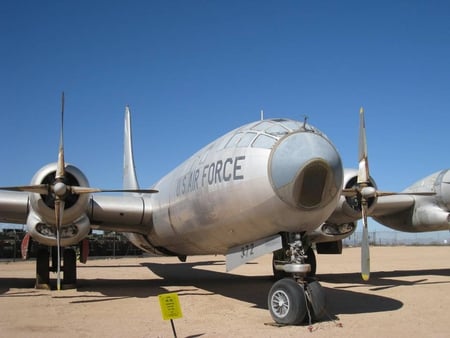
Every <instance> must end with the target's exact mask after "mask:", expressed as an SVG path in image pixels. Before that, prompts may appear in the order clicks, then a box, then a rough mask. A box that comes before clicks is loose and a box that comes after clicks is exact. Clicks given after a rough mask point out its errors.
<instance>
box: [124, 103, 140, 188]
mask: <svg viewBox="0 0 450 338" xmlns="http://www.w3.org/2000/svg"><path fill="white" fill-rule="evenodd" d="M123 146H124V149H123V188H124V189H139V183H138V181H137V176H136V168H135V165H134V156H133V142H132V135H131V114H130V108H129V107H128V106H126V107H125V129H124V144H123Z"/></svg>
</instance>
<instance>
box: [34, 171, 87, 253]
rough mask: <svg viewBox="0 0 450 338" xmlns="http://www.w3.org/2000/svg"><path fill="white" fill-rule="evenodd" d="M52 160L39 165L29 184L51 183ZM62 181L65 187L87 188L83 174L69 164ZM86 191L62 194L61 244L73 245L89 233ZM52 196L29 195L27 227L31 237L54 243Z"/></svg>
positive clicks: (53, 176) (54, 219) (53, 199)
mask: <svg viewBox="0 0 450 338" xmlns="http://www.w3.org/2000/svg"><path fill="white" fill-rule="evenodd" d="M56 168H57V164H56V163H51V164H48V165H46V166H44V167H43V168H41V169H40V170H39V171H38V172H37V173H36V174H35V175H34V177H33V179H32V181H31V185H40V184H48V185H50V184H52V183H53V182H54V180H55V174H56ZM65 183H66V185H68V186H82V187H88V186H89V182H88V180H87V178H86V176H85V175H84V174H83V173H82V172H81V170H79V169H78V168H77V167H75V166H73V165H70V164H68V165H66V167H65ZM89 200H90V194H72V193H71V192H69V191H68V192H67V196H65V206H64V215H63V219H62V224H61V229H60V234H61V245H62V246H67V245H72V244H76V243H78V242H79V241H81V240H82V239H83V238H84V237H86V236H87V235H88V234H89V231H90V221H89V218H88V217H87V215H86V211H87V209H88V205H89ZM54 202H55V196H54V194H53V193H51V192H49V193H48V194H46V195H44V194H42V195H41V194H38V193H31V194H30V212H29V215H28V218H27V227H28V231H29V232H30V234H31V236H32V237H33V239H35V240H36V241H38V242H39V243H42V244H45V245H49V246H55V245H56V225H55V224H56V217H55V207H54V205H55V203H54Z"/></svg>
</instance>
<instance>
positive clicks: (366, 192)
mask: <svg viewBox="0 0 450 338" xmlns="http://www.w3.org/2000/svg"><path fill="white" fill-rule="evenodd" d="M376 194H377V190H376V189H375V188H374V187H364V188H362V189H361V196H362V197H363V198H365V199H369V198H373V197H375V196H376Z"/></svg>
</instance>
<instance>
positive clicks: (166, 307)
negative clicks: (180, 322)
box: [158, 293, 183, 338]
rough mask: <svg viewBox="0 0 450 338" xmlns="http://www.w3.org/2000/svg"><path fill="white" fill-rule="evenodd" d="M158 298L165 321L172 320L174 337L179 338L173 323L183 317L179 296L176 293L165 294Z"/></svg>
mask: <svg viewBox="0 0 450 338" xmlns="http://www.w3.org/2000/svg"><path fill="white" fill-rule="evenodd" d="M158 297H159V305H160V306H161V313H162V316H163V319H164V320H170V325H171V326H172V331H173V336H174V337H175V338H177V332H176V331H175V324H174V323H173V320H174V319H178V318H181V317H183V314H182V312H181V306H180V301H179V299H178V295H177V294H176V293H163V294H161V295H159V296H158Z"/></svg>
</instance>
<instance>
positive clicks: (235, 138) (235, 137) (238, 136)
mask: <svg viewBox="0 0 450 338" xmlns="http://www.w3.org/2000/svg"><path fill="white" fill-rule="evenodd" d="M242 135H243V134H242V133H237V134H234V135H233V137H232V138H231V139H230V140H229V141H228V143H227V145H226V146H225V148H229V147H234V146H235V145H236V144H237V143H238V142H239V140H240V139H241V137H242Z"/></svg>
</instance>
